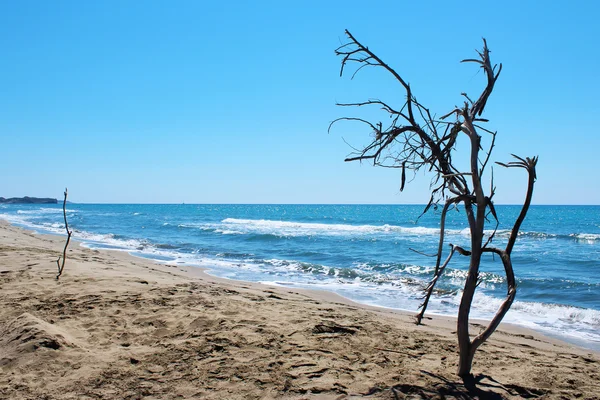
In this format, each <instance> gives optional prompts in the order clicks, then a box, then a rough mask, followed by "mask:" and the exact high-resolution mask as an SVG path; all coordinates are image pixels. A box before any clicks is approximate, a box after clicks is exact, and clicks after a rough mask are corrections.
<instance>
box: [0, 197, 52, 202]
mask: <svg viewBox="0 0 600 400" xmlns="http://www.w3.org/2000/svg"><path fill="white" fill-rule="evenodd" d="M56 203H58V200H57V199H51V198H45V197H44V198H42V197H28V196H25V197H11V198H9V199H5V198H4V197H0V204H56Z"/></svg>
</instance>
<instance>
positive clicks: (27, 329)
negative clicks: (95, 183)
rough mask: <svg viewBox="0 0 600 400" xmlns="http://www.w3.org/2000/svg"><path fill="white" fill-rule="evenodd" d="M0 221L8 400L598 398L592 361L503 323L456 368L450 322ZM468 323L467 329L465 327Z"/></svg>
mask: <svg viewBox="0 0 600 400" xmlns="http://www.w3.org/2000/svg"><path fill="white" fill-rule="evenodd" d="M63 244H64V239H63V238H60V237H51V236H43V235H34V234H32V233H30V232H27V231H24V230H22V229H20V228H16V227H12V226H9V225H7V224H6V223H0V285H1V289H0V301H1V307H0V368H1V370H2V374H1V375H0V397H1V398H3V399H141V398H144V399H188V398H197V399H261V398H265V399H278V398H284V399H313V398H315V399H316V398H318V399H354V398H367V399H403V398H407V399H408V398H410V399H420V398H449V399H452V398H459V399H465V398H492V399H495V398H548V399H563V398H585V399H599V398H600V397H599V396H600V368H599V367H600V356H599V355H598V354H597V353H592V352H590V351H588V350H585V349H579V348H575V347H572V346H569V345H567V344H564V343H562V342H558V341H555V340H551V339H548V338H545V337H543V336H540V335H538V334H536V333H533V332H528V331H524V330H519V329H515V328H513V327H510V326H502V327H501V329H500V330H499V331H498V332H496V333H495V334H494V335H493V336H492V338H491V339H490V341H489V342H488V343H486V344H484V345H483V346H482V347H481V348H480V350H479V351H478V352H477V355H476V357H475V363H474V366H473V372H474V374H475V379H476V381H477V384H476V385H475V386H469V387H468V388H467V387H465V386H463V384H462V381H461V380H460V379H459V378H457V377H456V376H455V375H454V374H455V371H456V366H457V346H456V338H455V335H454V329H455V327H454V322H453V320H452V319H450V318H441V317H435V318H434V319H431V318H428V319H427V320H426V321H425V323H426V326H419V327H417V326H415V325H414V324H413V323H412V321H413V320H412V315H408V314H402V313H397V312H392V311H389V310H381V309H376V308H372V307H364V306H360V305H357V304H354V303H352V302H350V301H347V300H345V299H342V298H340V297H337V296H335V295H332V294H327V293H324V292H311V291H302V290H286V289H280V288H272V287H268V286H263V285H258V284H250V283H245V282H235V281H226V280H220V279H215V278H212V277H210V276H207V275H205V274H203V273H201V271H199V270H198V269H194V268H187V269H186V268H182V267H179V266H165V265H159V264H155V263H153V262H150V261H146V260H142V259H138V258H134V257H131V256H129V255H127V254H124V253H122V252H115V251H96V250H90V249H86V248H83V247H81V246H80V245H79V244H78V243H76V242H74V243H72V244H71V246H70V250H69V252H68V259H67V263H66V267H65V273H64V275H63V277H62V278H61V280H60V281H59V282H57V281H56V280H55V279H54V277H55V275H56V259H57V257H58V255H59V254H60V252H61V251H62V246H63ZM472 331H473V332H474V333H477V331H478V327H477V326H476V325H474V327H473V329H472Z"/></svg>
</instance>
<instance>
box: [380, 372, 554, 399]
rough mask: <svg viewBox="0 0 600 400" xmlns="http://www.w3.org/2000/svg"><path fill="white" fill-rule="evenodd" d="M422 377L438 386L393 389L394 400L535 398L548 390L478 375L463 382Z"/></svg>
mask: <svg viewBox="0 0 600 400" xmlns="http://www.w3.org/2000/svg"><path fill="white" fill-rule="evenodd" d="M421 373H422V374H423V375H426V376H428V377H430V378H432V379H433V380H435V381H438V382H437V383H433V384H429V385H427V386H418V385H408V384H401V385H396V386H393V387H392V388H391V391H392V393H393V395H394V398H395V399H397V400H401V399H436V398H437V399H459V400H463V399H465V400H467V399H480V400H484V399H485V400H497V399H498V400H500V399H508V398H515V397H519V398H523V399H536V398H539V397H541V396H543V395H544V394H546V392H545V391H543V390H540V389H536V388H526V387H523V386H519V385H510V384H508V385H505V384H502V383H500V382H498V381H496V380H495V379H493V378H492V377H490V376H487V375H483V374H479V375H477V376H471V377H469V378H465V379H464V380H463V383H462V384H461V383H459V382H453V381H450V380H448V379H446V378H444V377H443V376H441V375H437V374H433V373H431V372H427V371H423V370H421Z"/></svg>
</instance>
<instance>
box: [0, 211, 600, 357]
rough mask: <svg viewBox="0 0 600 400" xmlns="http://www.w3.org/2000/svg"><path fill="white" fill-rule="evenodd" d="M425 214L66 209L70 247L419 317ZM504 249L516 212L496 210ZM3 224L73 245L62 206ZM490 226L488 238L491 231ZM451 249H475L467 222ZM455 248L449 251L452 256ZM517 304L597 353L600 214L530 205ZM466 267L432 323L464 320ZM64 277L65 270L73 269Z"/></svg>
mask: <svg viewBox="0 0 600 400" xmlns="http://www.w3.org/2000/svg"><path fill="white" fill-rule="evenodd" d="M423 208H424V207H423V206H422V205H255V204H253V205H242V204H232V205H224V204H223V205H221V204H219V205H209V204H206V205H193V204H68V205H67V218H68V222H69V227H70V228H71V229H72V230H73V239H75V240H77V241H79V242H80V243H81V246H85V247H88V248H92V249H108V250H115V251H124V252H127V253H129V254H132V255H133V256H137V257H143V258H147V259H152V260H156V261H158V262H161V263H166V264H175V265H188V266H195V267H202V268H205V269H206V270H207V272H208V273H209V274H211V275H214V276H217V277H222V278H227V279H234V280H241V281H251V282H261V283H264V284H267V285H273V286H281V287H286V288H309V289H315V290H326V291H331V292H335V293H337V294H339V295H341V296H344V297H346V298H348V299H351V300H353V301H356V302H358V303H363V304H367V305H373V306H381V307H387V308H392V309H399V310H406V311H410V312H415V313H416V312H417V311H418V308H419V305H420V304H421V302H422V297H423V294H424V291H423V290H424V288H425V286H426V285H427V283H428V282H429V281H430V280H431V278H432V277H433V271H434V267H435V257H432V255H433V254H434V253H435V252H436V249H437V244H438V235H439V226H440V213H441V209H433V208H432V209H430V210H429V211H428V212H427V213H426V214H425V215H421V214H422V211H423ZM496 211H497V214H498V217H499V221H500V224H499V227H498V230H497V233H496V235H495V237H494V239H493V242H492V245H494V246H496V247H503V246H504V245H505V244H506V241H507V238H508V234H509V232H510V228H511V227H512V223H513V222H514V220H515V218H516V216H517V215H518V213H519V211H520V207H519V206H509V205H499V206H496ZM0 218H1V219H4V220H6V221H8V222H10V223H12V224H14V225H17V226H21V227H25V228H28V229H31V230H34V231H36V232H38V233H45V234H48V233H50V234H56V235H65V229H64V222H63V214H62V204H57V205H48V204H42V205H25V204H18V205H17V204H15V205H0ZM494 227H495V221H494V220H493V219H491V220H490V222H489V224H488V227H487V229H486V233H487V235H489V234H491V232H492V231H493V230H494ZM446 228H447V229H446V243H447V244H450V243H452V244H456V245H461V246H464V247H465V248H468V247H469V243H470V235H469V230H468V227H467V222H466V218H465V214H464V211H462V210H461V209H456V210H452V211H450V212H449V215H448V220H447V224H446ZM448 250H449V246H447V245H445V246H444V252H445V254H444V256H445V255H446V254H447V252H448ZM512 254H513V257H512V259H513V265H514V270H515V274H516V277H517V285H518V289H517V296H516V300H515V302H514V303H513V305H512V308H511V309H510V311H509V312H508V314H507V315H506V317H505V319H504V321H505V322H509V323H513V324H516V325H520V326H523V327H527V328H531V329H534V330H536V331H539V332H541V333H543V334H546V335H548V336H552V337H556V338H560V339H562V340H565V341H568V342H570V343H573V344H575V345H578V346H581V347H585V348H589V349H593V350H596V351H598V350H600V206H532V207H531V208H530V210H529V213H528V215H527V218H526V220H525V222H524V223H523V225H522V227H521V232H520V234H519V238H518V240H517V243H516V246H515V248H514V250H513V253H512ZM467 267H468V258H467V257H464V256H460V255H458V254H456V255H455V256H454V258H453V260H452V262H451V263H450V265H449V266H448V268H447V269H446V271H445V273H444V275H443V277H442V278H441V280H440V281H439V282H438V284H437V286H436V288H437V290H436V291H435V293H434V295H433V297H432V299H431V301H430V305H429V307H428V313H429V314H441V315H450V316H456V315H457V310H458V305H459V302H460V297H461V290H462V287H463V285H464V281H465V277H466V269H467ZM67 269H68V263H67ZM480 280H481V283H480V285H479V287H478V290H477V292H476V296H475V300H474V303H473V308H472V310H471V316H472V317H473V318H478V319H486V320H489V319H491V317H492V316H493V315H494V313H495V312H496V310H497V308H498V306H499V305H500V303H501V302H502V300H503V298H504V297H505V296H506V280H505V276H504V270H503V267H502V263H501V261H500V259H499V258H498V257H497V256H496V257H494V256H492V255H491V254H486V255H484V257H483V260H482V265H481V272H480Z"/></svg>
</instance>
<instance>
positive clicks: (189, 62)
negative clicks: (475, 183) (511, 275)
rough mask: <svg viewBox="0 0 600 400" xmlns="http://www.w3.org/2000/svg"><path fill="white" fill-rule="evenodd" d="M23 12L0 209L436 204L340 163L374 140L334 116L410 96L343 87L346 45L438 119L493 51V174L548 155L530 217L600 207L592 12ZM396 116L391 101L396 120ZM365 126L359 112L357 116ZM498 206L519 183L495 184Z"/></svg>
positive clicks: (417, 190)
mask: <svg viewBox="0 0 600 400" xmlns="http://www.w3.org/2000/svg"><path fill="white" fill-rule="evenodd" d="M373 3H377V4H375V5H367V2H364V1H360V2H358V1H357V2H354V1H345V2H334V1H315V2H309V1H301V2H291V1H290V2H287V1H274V2H262V1H257V2H220V3H218V4H217V2H210V3H209V2H201V1H190V2H184V1H177V2H167V1H144V2H142V1H114V2H112V1H103V2H83V1H73V2H65V1H53V2H49V1H39V2H34V1H22V2H2V4H1V5H0V46H1V49H2V52H1V54H2V61H3V62H2V63H0V88H1V90H0V135H1V138H2V147H1V149H2V150H1V151H2V156H1V157H0V170H1V171H2V178H0V179H1V184H0V196H4V197H11V196H23V195H30V196H52V197H61V196H62V191H63V188H64V187H65V186H67V187H68V188H69V192H70V198H71V200H73V201H76V202H118V203H132V202H136V203H137V202H140V203H171V202H174V203H180V202H186V203H388V204H397V203H398V204H400V203H425V202H427V200H428V199H429V197H428V196H429V195H428V185H429V177H428V176H424V175H418V176H417V177H416V178H415V180H414V181H412V182H411V184H410V185H408V187H407V188H406V189H405V191H404V192H403V193H400V192H399V183H400V175H399V172H398V171H395V170H387V169H382V168H374V167H372V166H370V165H368V164H363V165H360V164H358V163H344V162H343V159H344V157H345V156H346V155H347V154H348V153H349V152H350V151H351V149H350V148H349V147H348V145H347V144H345V143H344V141H343V138H345V139H346V140H347V141H348V142H350V143H351V144H353V145H357V146H360V145H361V144H366V143H367V141H368V139H369V135H368V132H366V131H363V130H360V129H359V128H360V127H359V126H353V125H348V124H344V125H338V126H336V127H335V129H333V130H332V131H331V133H329V134H328V133H327V127H328V124H329V122H330V121H332V120H333V119H335V118H337V117H340V116H343V115H346V114H347V113H348V112H349V110H346V109H342V108H340V107H336V106H335V103H336V101H339V102H351V101H359V100H366V99H368V98H382V99H385V100H387V101H389V102H392V103H394V102H401V101H402V96H403V92H402V91H401V88H400V87H398V85H397V84H395V83H394V81H393V80H391V79H390V78H389V77H388V76H386V75H385V73H383V71H380V70H369V71H367V70H365V71H364V73H361V74H359V75H358V76H357V77H356V78H355V79H354V80H350V79H349V78H348V77H344V78H340V77H339V62H340V60H339V59H338V58H336V57H335V55H334V49H335V48H336V47H338V46H339V45H340V43H342V42H344V36H343V34H344V29H349V30H350V31H351V32H352V33H353V34H354V35H355V36H356V37H357V38H358V39H359V40H361V41H362V42H363V43H365V44H367V45H368V46H369V48H370V49H372V50H374V51H375V52H376V53H377V54H378V55H380V57H382V58H383V59H384V60H385V61H386V62H388V63H389V64H390V65H392V66H393V67H394V68H395V69H396V70H397V71H399V72H400V73H401V74H402V75H403V76H404V77H405V79H406V80H408V81H409V82H410V84H411V86H412V88H413V91H414V93H415V95H416V96H417V97H418V99H419V100H420V101H421V102H422V103H425V104H427V105H428V106H429V107H430V108H431V109H432V110H433V111H435V112H436V113H437V114H438V115H441V114H444V113H446V112H448V111H449V110H451V109H452V108H453V106H454V105H456V104H460V102H461V101H462V100H461V97H460V93H461V92H463V91H467V92H468V93H470V94H472V95H473V96H477V94H478V92H477V91H478V90H480V88H481V87H482V85H483V79H484V77H483V75H482V73H481V72H479V71H478V70H477V68H476V67H475V66H473V65H465V64H460V63H459V61H460V60H461V59H463V58H467V57H471V56H473V55H474V54H475V53H474V50H475V49H476V48H480V46H481V38H482V37H485V38H486V39H487V40H488V44H489V47H490V49H491V50H492V60H493V61H494V62H502V63H503V65H504V69H503V72H502V75H501V77H500V79H499V80H498V83H497V86H496V90H495V92H494V94H493V95H492V97H491V99H490V101H489V102H488V107H487V109H486V116H487V117H488V118H489V119H490V120H491V122H490V124H489V127H490V128H492V129H494V130H497V131H498V138H497V147H496V148H495V150H494V160H498V161H507V160H509V158H510V153H517V154H519V155H522V156H533V155H539V156H540V161H539V166H538V183H537V187H536V192H535V195H534V203H536V204H600V183H599V182H600V179H598V173H599V172H600V169H599V168H598V166H597V165H598V164H597V159H598V148H599V147H600V139H599V136H600V135H599V132H598V128H597V122H596V114H597V112H598V110H600V100H598V97H597V93H598V91H599V89H600V79H599V78H598V71H600V55H599V52H598V41H599V39H600V24H598V23H597V16H598V15H600V13H599V7H598V6H597V5H596V4H595V3H594V2H591V1H590V2H572V3H571V4H568V5H567V3H565V2H546V3H545V4H544V5H543V6H540V5H539V4H540V3H538V2H502V3H501V4H500V3H497V2H494V3H493V2H476V3H475V2H473V3H471V4H468V3H465V4H462V3H461V4H460V5H459V6H457V4H456V3H452V2H410V3H409V2H403V1H394V2H385V1H381V2H373ZM396 104H397V103H396ZM364 115H367V114H364ZM494 172H495V178H496V184H497V187H498V189H497V194H496V201H497V202H498V203H510V204H514V203H519V202H521V199H522V197H523V195H524V190H525V185H526V177H525V174H524V172H523V171H520V170H510V171H502V170H501V169H499V168H496V169H495V171H494Z"/></svg>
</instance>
